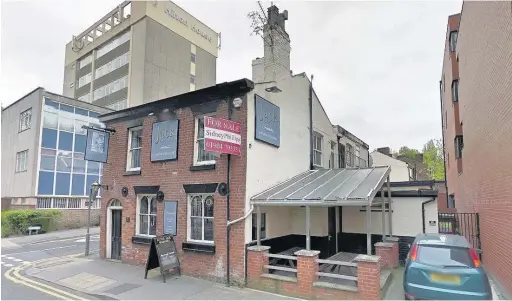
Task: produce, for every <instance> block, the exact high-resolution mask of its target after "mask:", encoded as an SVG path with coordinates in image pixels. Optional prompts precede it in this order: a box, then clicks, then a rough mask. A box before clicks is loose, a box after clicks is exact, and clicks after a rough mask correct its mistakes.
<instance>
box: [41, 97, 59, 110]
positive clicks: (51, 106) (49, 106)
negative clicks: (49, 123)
mask: <svg viewBox="0 0 512 301" xmlns="http://www.w3.org/2000/svg"><path fill="white" fill-rule="evenodd" d="M58 109H59V104H58V103H56V102H54V101H51V100H49V99H45V100H44V111H47V112H57V110H58Z"/></svg>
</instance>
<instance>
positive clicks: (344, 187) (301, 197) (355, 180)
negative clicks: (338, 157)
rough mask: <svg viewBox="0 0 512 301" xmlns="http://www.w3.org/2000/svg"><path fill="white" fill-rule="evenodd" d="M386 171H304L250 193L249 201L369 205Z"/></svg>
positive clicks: (257, 202)
mask: <svg viewBox="0 0 512 301" xmlns="http://www.w3.org/2000/svg"><path fill="white" fill-rule="evenodd" d="M390 171H391V168H390V167H389V166H376V167H370V168H357V169H356V168H347V169H316V170H308V171H306V172H303V173H301V174H299V175H297V176H295V177H293V178H291V179H289V180H287V181H285V182H283V183H280V184H277V185H275V186H273V187H271V188H270V189H267V190H266V191H264V192H262V193H259V194H257V195H255V196H253V197H252V198H251V203H252V204H255V205H256V204H258V205H280V206H283V205H290V206H298V205H316V206H351V205H352V206H361V205H362V206H365V205H368V204H371V202H372V200H373V198H374V197H375V194H376V193H377V191H379V190H380V189H381V188H382V185H384V182H385V181H386V178H387V177H388V175H389V173H390Z"/></svg>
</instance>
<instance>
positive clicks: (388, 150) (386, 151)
mask: <svg viewBox="0 0 512 301" xmlns="http://www.w3.org/2000/svg"><path fill="white" fill-rule="evenodd" d="M377 151H378V152H379V153H381V154H384V155H386V156H390V157H391V148H389V147H388V146H386V147H379V148H378V149H377Z"/></svg>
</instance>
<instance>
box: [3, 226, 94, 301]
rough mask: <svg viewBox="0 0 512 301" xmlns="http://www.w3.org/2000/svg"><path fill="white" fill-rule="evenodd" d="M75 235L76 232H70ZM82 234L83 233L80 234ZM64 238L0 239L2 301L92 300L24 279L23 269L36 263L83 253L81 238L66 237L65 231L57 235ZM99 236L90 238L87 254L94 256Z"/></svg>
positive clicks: (92, 298)
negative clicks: (0, 246)
mask: <svg viewBox="0 0 512 301" xmlns="http://www.w3.org/2000/svg"><path fill="white" fill-rule="evenodd" d="M70 231H74V232H69V233H76V232H77V230H70ZM83 232H84V233H85V231H83ZM59 235H60V236H62V237H64V238H54V237H51V238H50V239H48V237H49V236H48V235H46V236H43V235H41V239H40V240H38V239H37V238H35V237H34V236H32V237H27V238H26V239H24V238H19V239H13V240H14V241H16V243H11V242H10V240H9V239H7V240H6V241H4V240H5V239H2V249H1V250H2V252H1V268H2V291H1V299H2V300H73V299H74V300H80V299H86V300H94V299H97V298H95V297H93V296H89V295H84V294H80V293H77V292H73V291H71V290H69V289H67V288H63V287H61V286H59V285H56V284H53V283H45V282H44V281H42V280H39V279H35V278H32V277H26V276H24V274H23V270H24V269H25V268H27V267H29V266H30V265H32V264H34V263H36V262H38V261H46V260H52V259H56V258H60V257H65V256H69V255H78V254H83V253H84V251H85V238H84V237H85V236H84V235H79V236H74V237H69V235H66V232H65V231H63V232H60V233H59ZM98 241H99V235H92V236H91V245H90V246H91V249H90V250H91V251H90V253H91V254H94V253H97V252H98V248H99V244H98Z"/></svg>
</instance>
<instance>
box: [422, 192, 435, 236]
mask: <svg viewBox="0 0 512 301" xmlns="http://www.w3.org/2000/svg"><path fill="white" fill-rule="evenodd" d="M435 200H436V199H435V198H433V199H430V200H428V201H424V202H422V203H421V222H422V223H423V233H425V231H426V226H425V205H426V204H428V203H432V202H433V201H435Z"/></svg>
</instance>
